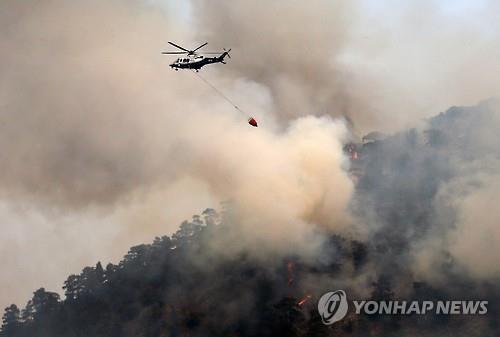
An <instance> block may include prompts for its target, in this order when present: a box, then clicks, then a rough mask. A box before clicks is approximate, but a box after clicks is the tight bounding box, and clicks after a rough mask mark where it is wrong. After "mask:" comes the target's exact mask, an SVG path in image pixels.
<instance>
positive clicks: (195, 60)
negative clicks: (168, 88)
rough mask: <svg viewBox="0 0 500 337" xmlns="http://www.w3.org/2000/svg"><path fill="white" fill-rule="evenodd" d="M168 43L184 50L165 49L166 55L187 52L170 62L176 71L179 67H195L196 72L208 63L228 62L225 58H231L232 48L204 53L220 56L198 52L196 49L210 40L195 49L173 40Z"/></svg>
mask: <svg viewBox="0 0 500 337" xmlns="http://www.w3.org/2000/svg"><path fill="white" fill-rule="evenodd" d="M168 44H170V45H172V46H174V47H176V48H179V49H180V50H182V51H171V52H168V51H164V52H162V54H164V55H172V54H186V56H183V57H179V58H178V59H177V60H175V61H174V62H173V63H172V64H170V68H172V69H175V70H176V71H177V70H179V69H194V70H196V72H198V71H199V70H200V69H201V68H202V67H203V66H206V65H207V64H212V63H222V64H226V62H225V61H224V58H225V57H226V56H227V57H229V58H231V55H229V52H230V51H231V49H229V50H226V49H224V52H222V53H221V52H204V53H203V54H220V55H219V56H215V57H206V56H204V55H201V54H198V53H197V52H196V51H197V50H199V49H201V48H203V47H205V46H206V45H207V44H208V42H205V43H204V44H202V45H201V46H199V47H198V48H195V49H193V50H188V49H186V48H183V47H181V46H179V45H177V44H175V43H173V42H170V41H168Z"/></svg>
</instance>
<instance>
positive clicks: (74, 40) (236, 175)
mask: <svg viewBox="0 0 500 337" xmlns="http://www.w3.org/2000/svg"><path fill="white" fill-rule="evenodd" d="M419 3H420V2H419ZM426 4H427V6H426V5H418V6H417V4H416V3H414V4H410V5H406V6H403V7H397V6H396V7H395V8H393V9H390V10H389V9H387V8H386V7H377V6H376V5H373V4H371V5H370V4H368V3H367V2H363V1H360V2H350V3H349V4H347V3H342V4H340V3H333V2H330V1H319V0H318V1H313V2H309V3H307V4H306V3H302V2H284V1H282V2H273V3H272V4H270V3H267V2H266V3H264V2H260V1H257V2H255V1H254V2H248V1H237V2H231V3H226V2H224V3H222V2H213V1H212V2H210V3H208V2H205V1H202V0H197V1H193V2H191V3H190V6H189V8H188V10H189V11H190V12H189V13H188V16H189V19H186V18H183V15H181V14H182V13H179V10H180V9H179V7H178V6H176V5H171V6H170V7H166V8H165V7H161V6H160V5H159V4H158V3H157V2H137V1H132V0H125V1H118V0H111V1H107V2H100V1H96V0H91V1H85V2H74V1H70V2H68V1H63V0H45V1H37V2H36V1H23V2H19V1H4V2H3V3H2V8H3V10H2V11H0V52H1V53H2V62H1V63H0V73H1V74H2V76H1V77H0V156H1V162H2V170H1V173H0V198H1V201H2V206H3V208H2V209H0V218H1V219H2V220H1V223H2V225H1V226H2V232H3V233H8V234H6V235H3V236H2V239H1V240H2V241H1V244H0V247H1V248H0V256H1V257H9V264H8V265H7V269H8V270H16V272H15V273H14V272H13V273H10V272H8V273H2V276H1V277H0V283H1V284H0V285H1V286H2V288H3V289H10V290H12V289H14V288H15V289H19V290H18V291H19V293H17V294H15V293H14V292H11V291H9V293H5V294H3V293H2V295H1V298H0V301H1V302H2V303H5V304H6V303H8V302H12V301H15V302H19V300H18V298H19V297H20V295H19V294H20V293H22V294H23V295H24V296H28V293H29V290H30V289H31V288H33V283H29V284H28V282H27V280H39V282H37V286H42V285H43V286H46V287H49V288H50V287H56V285H57V286H59V285H60V284H61V281H62V279H63V278H64V277H65V276H66V275H67V274H68V273H69V272H75V271H77V270H79V269H80V267H81V266H83V265H85V264H92V263H93V262H95V260H96V259H98V258H99V259H102V260H104V261H107V260H110V259H111V260H116V259H117V258H118V257H119V256H120V255H121V254H123V252H125V251H126V248H127V247H129V246H130V245H131V244H134V243H137V242H143V241H145V240H149V239H150V238H151V237H152V236H154V235H161V234H165V233H170V232H172V231H173V230H175V227H173V226H177V223H178V222H180V220H181V219H183V218H185V217H186V216H188V215H189V214H192V213H195V212H197V211H199V210H201V209H203V208H205V207H215V208H217V207H218V206H219V203H220V202H227V204H228V205H229V208H230V212H228V217H229V218H230V219H231V221H232V223H234V226H235V227H236V230H235V231H233V232H231V233H230V234H231V235H229V236H228V238H225V239H224V240H223V242H215V245H216V248H218V249H220V248H222V251H224V249H226V248H227V251H228V253H230V252H233V251H234V250H235V249H241V248H245V249H250V250H251V251H252V252H254V253H255V254H257V255H265V254H267V253H269V252H273V253H279V254H288V253H290V252H291V251H294V252H299V253H301V254H304V255H306V256H310V255H311V254H312V253H314V252H316V249H317V248H318V247H319V246H320V245H321V237H320V235H319V234H318V231H321V230H327V231H334V232H339V233H348V232H349V233H351V231H352V228H351V227H349V225H350V224H351V223H352V219H351V216H350V214H348V212H347V211H346V209H347V208H348V206H349V204H350V201H351V197H352V194H353V193H354V191H353V186H352V183H351V181H350V180H349V178H348V177H347V174H346V173H345V171H346V170H347V169H348V163H347V162H346V160H345V158H344V156H343V153H342V143H343V142H345V141H346V140H347V139H348V138H350V137H352V135H351V131H350V130H351V129H353V130H354V133H362V132H365V131H368V130H372V129H381V130H383V131H385V130H394V129H397V128H400V127H402V126H403V125H406V124H408V123H418V122H419V120H420V119H421V118H423V117H428V116H429V115H430V114H433V113H434V112H435V111H438V110H439V109H441V108H444V107H445V106H449V105H451V104H461V103H469V102H471V101H476V100H478V99H480V98H483V97H487V96H490V95H492V94H495V93H497V92H498V90H499V89H500V87H499V83H500V81H498V74H499V73H500V71H498V70H499V69H498V63H497V60H498V56H500V55H499V48H498V45H497V44H496V43H493V42H495V39H496V38H497V36H496V35H495V34H494V33H491V32H493V31H496V28H497V27H498V22H500V21H499V20H498V17H497V16H498V13H499V11H498V10H495V6H497V5H495V4H493V2H487V3H486V4H485V5H484V7H480V8H479V9H477V12H471V14H470V15H471V16H470V17H467V16H464V17H462V16H460V17H458V16H453V15H450V14H449V13H445V10H444V9H441V8H440V7H439V6H438V7H436V6H437V5H435V4H434V5H432V4H433V2H426ZM415 8H417V9H418V11H415ZM185 10H186V9H185V8H184V9H182V11H185ZM431 14H432V15H431ZM460 15H463V14H460ZM422 16H424V17H427V22H426V25H425V27H426V29H424V30H422V24H421V22H420V21H419V20H417V19H416V18H417V17H419V18H420V17H422ZM386 17H390V18H391V20H385V19H384V18H386ZM478 20H481V22H484V23H485V24H484V25H481V26H480V27H479V26H477V25H478V22H479V21H478ZM443 27H444V28H443ZM485 30H488V32H485ZM464 31H465V32H467V34H466V35H465V36H466V37H467V39H466V41H467V42H468V44H466V47H464V43H463V41H464V39H463V37H464V34H463V33H464ZM205 39H206V40H207V41H208V42H209V47H212V48H214V49H216V50H218V49H219V48H222V47H226V48H233V51H232V55H233V58H232V59H231V60H230V61H229V64H228V65H226V66H223V65H214V66H212V67H211V68H207V69H206V71H204V72H203V76H206V77H207V78H208V79H209V80H210V81H212V82H214V83H215V85H216V86H217V87H218V88H221V90H222V91H223V92H224V93H226V94H227V95H228V96H229V97H231V98H232V99H233V100H234V101H235V102H238V106H240V107H241V108H242V109H243V111H245V112H247V113H248V115H252V116H255V117H257V120H259V122H261V123H260V124H261V127H260V128H258V129H253V128H249V127H248V125H246V124H245V122H246V118H247V117H248V116H246V115H242V114H241V112H239V111H235V110H234V109H233V107H231V106H230V105H228V104H227V102H225V101H224V100H222V99H221V97H218V96H217V95H216V93H214V92H213V91H212V90H211V89H210V88H208V87H207V86H205V84H204V83H202V82H200V81H198V79H197V78H196V77H195V76H194V74H192V73H190V72H178V73H176V72H171V71H170V69H168V67H167V65H168V63H169V62H170V61H171V60H170V59H169V58H168V57H164V56H162V55H160V53H159V52H160V51H161V48H163V47H164V46H166V41H168V40H173V41H175V42H178V43H180V44H182V45H186V46H195V45H196V44H197V43H202V42H204V40H205ZM207 49H208V47H207ZM465 51H467V52H465ZM410 56H411V57H410ZM204 70H205V69H204ZM494 144H497V143H495V142H494ZM407 145H408V144H406V143H405V147H401V148H400V149H401V151H402V152H405V151H407V149H408V148H407V147H406V146H407ZM416 158H417V159H419V160H424V159H425V155H423V156H421V157H416ZM375 159H376V158H375ZM422 162H423V161H417V162H416V163H415V164H416V166H415V167H416V168H418V169H415V172H416V173H418V174H417V177H418V178H419V179H415V180H411V179H410V182H411V183H412V184H411V185H404V184H402V185H398V184H399V183H401V182H402V181H403V180H408V178H407V177H408V176H405V175H404V173H405V172H406V173H411V174H413V173H415V172H414V171H411V172H408V171H405V170H402V171H401V173H400V175H399V176H398V177H397V178H398V179H395V180H394V181H392V183H393V184H395V186H396V185H398V186H403V188H402V189H397V190H394V191H392V192H395V193H394V195H393V196H394V199H397V198H399V196H400V194H398V193H403V194H404V195H405V196H409V195H411V196H412V198H410V200H411V201H414V200H416V199H417V198H419V199H418V200H421V199H422V198H425V197H426V196H429V194H426V193H427V192H428V191H426V190H424V191H423V193H421V194H420V192H422V190H420V189H419V188H417V187H416V186H420V185H419V184H420V183H422V181H424V180H425V179H427V178H428V177H431V176H432V174H433V173H435V172H437V171H434V170H429V169H427V168H426V169H419V168H420V167H421V166H419V164H422ZM396 167H397V168H401V165H399V166H396ZM432 169H435V170H438V172H441V169H442V167H441V166H440V165H439V163H436V165H435V166H433V167H432ZM382 182H387V181H386V180H384V179H380V180H379V183H382ZM421 186H428V185H427V184H425V183H423V184H422V185H421ZM433 187H434V186H433ZM439 187H441V186H438V187H436V190H437V189H438V188H439ZM370 188H371V187H370ZM370 191H371V192H373V193H374V194H375V192H380V191H379V190H373V189H372V190H370ZM412 193H413V194H412ZM478 193H479V192H478ZM481 193H482V192H481ZM486 193H487V192H486ZM368 194H369V193H368ZM374 198H378V195H377V196H375V197H374ZM413 198H415V199H413ZM471 198H472V197H471ZM477 198H478V199H480V198H482V197H480V196H477ZM400 199H401V200H408V199H407V198H400ZM472 199H474V198H472ZM472 199H471V200H472ZM377 200H378V199H377ZM370 202H373V203H376V201H371V200H370ZM432 202H433V199H429V203H430V205H428V207H433V205H432ZM471 202H473V201H469V199H466V200H465V201H457V203H456V205H457V207H459V208H460V211H459V213H458V214H462V215H461V218H460V219H462V220H461V221H465V222H467V223H469V222H470V221H469V220H468V219H469V218H470V217H473V216H475V214H478V212H479V213H480V208H474V207H473V206H468V205H469V203H471ZM396 204H397V203H396ZM404 206H405V207H408V208H410V207H412V203H411V202H408V204H405V205H404ZM368 208H369V207H366V212H368V211H369V210H368ZM423 213H424V211H423V210H422V214H423ZM418 215H420V214H417V215H416V216H418ZM369 219H370V221H367V222H366V223H365V222H362V223H358V224H357V226H358V227H360V228H356V230H359V231H361V232H365V233H370V235H372V236H373V237H374V238H379V237H382V238H383V239H382V240H380V241H376V242H377V243H380V244H384V243H388V242H390V240H391V239H394V240H401V241H403V242H405V243H408V242H409V241H410V239H412V238H414V236H412V231H413V230H414V227H412V226H407V227H405V226H404V225H405V224H407V220H404V221H403V220H401V219H403V217H401V218H399V220H401V221H400V228H398V230H395V231H391V232H390V234H391V235H387V236H384V235H383V234H381V233H387V229H388V227H386V226H387V223H390V224H393V223H394V220H391V221H390V222H388V221H386V220H387V219H385V218H382V219H380V218H373V217H369ZM165 223H168V224H171V225H170V226H172V227H165V226H166V225H165ZM418 223H420V222H418ZM372 226H374V227H376V228H377V231H376V232H375V233H374V232H373V231H372V230H373V228H372ZM429 226H430V225H429ZM485 226H487V227H486V228H490V226H488V224H485ZM460 228H465V227H460ZM378 230H381V231H378ZM464 230H465V229H464ZM465 231H466V230H465ZM457 233H459V232H457ZM377 235H378V236H377ZM444 235H448V232H446V231H445V234H444ZM457 235H460V234H457ZM89 240H92V241H89ZM89 242H90V244H89ZM398 242H399V241H398ZM89 246H90V247H92V249H91V250H92V252H89V250H90V249H89ZM453 247H455V248H450V250H451V251H452V253H453V254H454V255H455V256H457V257H460V256H463V255H464V253H465V251H464V250H463V249H461V248H459V247H458V246H456V245H455V246H453ZM399 252H400V251H399ZM392 253H394V254H396V253H398V252H394V251H392ZM392 256H393V255H391V257H392ZM409 259H410V257H409V256H408V255H406V254H402V255H401V259H400V260H399V259H398V261H401V264H403V262H404V261H409ZM43 265H50V268H48V267H47V268H39V266H43ZM384 268H387V270H390V268H391V266H388V265H387V266H386V265H384Z"/></svg>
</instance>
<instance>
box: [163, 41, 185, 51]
mask: <svg viewBox="0 0 500 337" xmlns="http://www.w3.org/2000/svg"><path fill="white" fill-rule="evenodd" d="M168 44H170V45H172V46H174V47H176V48H179V49H181V50H184V51H186V52H188V53H189V50H187V49H186V48H182V47H181V46H178V45H176V44H175V43H173V42H170V41H168Z"/></svg>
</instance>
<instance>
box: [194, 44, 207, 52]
mask: <svg viewBox="0 0 500 337" xmlns="http://www.w3.org/2000/svg"><path fill="white" fill-rule="evenodd" d="M207 44H208V42H205V43H204V44H202V45H201V46H199V47H198V48H196V49H194V50H193V51H192V52H193V53H194V52H195V51H197V50H198V49H200V48H201V47H205V46H206V45H207Z"/></svg>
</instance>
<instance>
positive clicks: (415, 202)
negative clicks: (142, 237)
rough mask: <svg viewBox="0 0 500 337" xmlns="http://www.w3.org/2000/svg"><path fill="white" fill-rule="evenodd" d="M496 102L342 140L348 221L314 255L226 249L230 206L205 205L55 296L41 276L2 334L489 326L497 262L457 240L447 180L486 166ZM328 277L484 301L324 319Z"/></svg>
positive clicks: (465, 187) (364, 291)
mask: <svg viewBox="0 0 500 337" xmlns="http://www.w3.org/2000/svg"><path fill="white" fill-rule="evenodd" d="M498 113H499V111H498V109H497V102H493V101H489V102H485V103H482V104H480V105H479V106H476V107H468V108H457V107H455V108H451V109H450V110H448V111H447V112H446V113H442V114H441V115H439V116H437V117H434V118H432V119H431V120H429V122H428V125H427V127H426V128H425V129H424V130H416V129H413V130H408V131H405V132H401V133H398V134H395V135H392V136H384V137H379V136H380V135H376V136H377V137H369V139H368V138H366V137H365V139H364V141H363V142H361V143H352V144H347V145H346V146H345V148H344V150H345V152H346V153H347V154H348V155H349V158H350V162H351V166H350V172H351V175H352V176H353V177H355V179H356V190H355V194H354V196H353V198H352V201H351V204H350V211H351V213H352V215H353V224H352V227H353V231H352V233H349V234H345V233H333V232H331V231H329V230H326V229H321V228H318V229H317V232H318V235H320V236H321V237H322V240H321V245H320V246H319V247H318V249H317V252H316V254H314V255H313V256H303V255H301V254H300V253H299V252H297V254H286V255H284V256H283V255H279V254H277V255H275V256H268V259H263V258H261V257H255V256H254V255H253V254H250V253H249V252H248V251H246V250H245V249H241V250H239V251H235V253H234V254H231V255H228V254H224V253H223V252H221V251H220V250H219V249H214V247H213V242H214V241H217V240H218V239H219V238H220V237H224V236H226V235H227V233H228V232H231V231H232V230H233V227H232V226H231V217H230V216H227V214H226V213H223V214H218V213H217V212H216V211H214V210H212V209H207V210H205V211H204V212H203V214H202V215H201V216H195V217H193V219H192V220H191V221H185V222H183V223H182V224H181V226H180V228H179V230H178V231H177V232H176V233H174V234H173V235H172V236H171V237H168V236H163V237H158V238H155V240H154V241H153V243H151V244H143V245H138V246H135V247H132V248H131V249H130V250H129V252H128V253H127V254H126V255H125V256H124V258H123V260H122V261H121V262H120V263H119V264H117V265H114V264H108V265H107V266H105V267H103V266H102V265H101V263H97V264H96V265H95V266H94V267H86V268H84V269H83V270H82V272H81V273H80V274H79V275H70V276H69V277H68V278H67V280H66V281H65V282H64V287H63V289H64V299H61V297H60V296H59V295H58V294H56V293H53V292H48V291H46V290H45V289H43V288H41V289H39V290H37V291H36V292H35V293H34V296H33V298H32V299H31V300H30V301H29V302H28V303H27V305H26V306H25V307H24V308H22V309H20V308H18V307H17V306H16V305H14V304H13V305H11V306H9V307H8V308H6V309H5V313H4V316H3V325H2V332H1V336H5V337H24V336H26V337H27V336H39V337H45V336H46V337H53V336H75V337H76V336H82V337H83V336H93V337H98V336H103V337H104V336H107V337H111V336H117V337H118V336H120V337H124V336H125V337H126V336H130V337H136V336H255V337H257V336H259V337H262V336H311V337H320V336H471V335H482V336H498V335H499V334H500V325H499V324H498V322H497V318H498V317H499V307H498V306H499V304H500V303H499V302H500V286H499V284H500V283H499V282H498V277H499V273H494V272H493V273H491V272H490V273H488V274H484V273H482V272H483V270H482V269H478V268H474V266H476V265H477V264H478V263H480V262H481V261H477V260H474V259H471V260H469V259H466V258H463V256H462V255H460V254H461V250H460V249H463V248H462V244H463V243H462V242H455V241H453V240H452V238H453V237H454V236H453V235H455V233H456V230H457V228H459V229H460V228H463V226H465V225H464V223H463V217H464V215H463V214H462V213H461V212H462V210H461V209H458V207H459V206H460V205H458V204H457V203H456V202H455V201H454V200H455V199H454V198H453V194H452V192H455V191H458V192H459V193H462V194H461V197H463V198H466V197H467V196H468V195H474V193H478V191H481V188H482V187H483V185H484V179H483V178H484V176H485V175H486V176H494V175H495V174H496V173H497V171H496V169H497V168H498V167H497V166H495V163H496V160H497V159H498V158H500V150H499V148H498V146H497V145H498V144H500V142H499V141H498V139H497V138H496V137H498V136H497V130H498V129H497V127H498V126H500V125H499V123H498V121H499V120H500V119H498ZM372 136H373V135H372ZM486 163H489V164H488V165H486ZM477 170H483V171H482V172H483V175H482V176H481V179H479V178H477V179H475V177H476V175H475V173H477ZM467 177H469V179H466V183H463V181H464V178H467ZM450 198H451V199H450ZM446 201H449V202H446ZM470 207H472V206H470ZM467 209H468V208H467ZM492 212H494V210H493V211H492ZM492 214H493V213H492ZM476 230H477V231H480V230H481V226H480V225H477V228H476ZM354 233H358V234H354ZM450 233H451V234H450ZM461 239H462V240H467V238H464V237H462V238H461ZM492 239H493V240H495V238H494V237H493V238H492ZM468 244H469V245H473V246H474V247H473V248H474V249H477V250H482V249H483V247H482V245H481V242H476V241H474V240H469V241H468ZM436 246H437V247H438V248H436ZM469 248H470V247H469ZM484 254H488V252H487V251H484ZM491 254H494V251H493V252H491ZM491 268H494V267H491ZM491 268H490V271H491ZM497 271H498V270H497ZM333 289H344V290H346V292H347V293H348V294H349V296H350V297H352V298H353V299H357V298H362V299H366V300H369V299H373V300H390V299H398V298H411V299H415V300H446V299H476V300H478V299H485V300H488V301H489V307H488V314H487V315H484V316H454V317H452V316H436V315H431V314H428V315H423V316H402V315H400V316H387V315H373V316H368V315H354V314H353V313H352V310H351V311H350V312H349V313H348V314H347V316H346V317H345V318H344V319H343V320H342V321H340V322H337V323H335V324H334V325H332V326H325V325H323V324H322V322H321V319H320V317H319V315H318V313H317V311H316V304H317V300H318V298H319V297H320V296H321V295H322V294H323V293H324V292H326V291H330V290H333Z"/></svg>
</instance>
